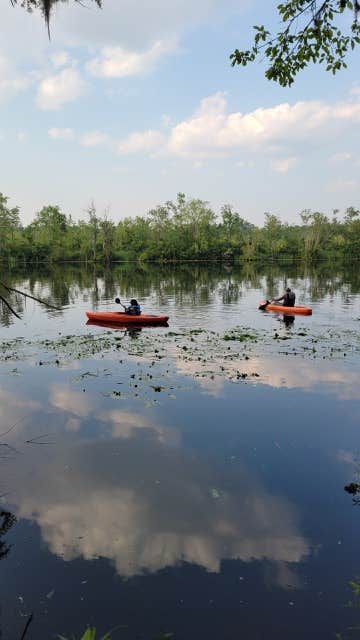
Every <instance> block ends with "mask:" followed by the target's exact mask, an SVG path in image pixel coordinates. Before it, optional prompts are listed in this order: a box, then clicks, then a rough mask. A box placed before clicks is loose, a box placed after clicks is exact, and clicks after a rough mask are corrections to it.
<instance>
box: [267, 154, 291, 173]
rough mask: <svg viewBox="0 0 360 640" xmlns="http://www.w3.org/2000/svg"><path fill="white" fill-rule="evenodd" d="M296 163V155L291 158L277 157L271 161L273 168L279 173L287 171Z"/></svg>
mask: <svg viewBox="0 0 360 640" xmlns="http://www.w3.org/2000/svg"><path fill="white" fill-rule="evenodd" d="M295 164H296V158H295V157H294V156H292V157H290V158H276V159H274V160H272V161H271V168H272V169H274V171H277V172H278V173H287V172H288V171H289V169H291V167H293V166H294V165H295Z"/></svg>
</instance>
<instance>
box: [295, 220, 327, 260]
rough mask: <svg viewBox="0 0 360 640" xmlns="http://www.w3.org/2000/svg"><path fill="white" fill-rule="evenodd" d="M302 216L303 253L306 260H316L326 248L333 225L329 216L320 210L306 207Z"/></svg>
mask: <svg viewBox="0 0 360 640" xmlns="http://www.w3.org/2000/svg"><path fill="white" fill-rule="evenodd" d="M300 217H301V220H302V223H303V238H304V248H303V255H304V258H305V259H306V260H314V259H316V258H319V257H320V256H321V253H323V252H324V250H325V246H326V243H327V241H328V239H329V237H330V235H331V225H330V223H329V219H328V218H327V216H325V215H324V214H323V213H319V212H318V211H316V212H312V211H309V210H308V209H306V210H304V211H302V212H301V214H300Z"/></svg>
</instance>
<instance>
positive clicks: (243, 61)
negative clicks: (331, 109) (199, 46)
mask: <svg viewBox="0 0 360 640" xmlns="http://www.w3.org/2000/svg"><path fill="white" fill-rule="evenodd" d="M359 11H360V4H359V1H358V0H354V2H352V1H350V0H287V1H286V2H282V3H281V4H279V5H278V6H277V12H278V20H280V22H281V23H282V25H283V26H282V29H281V30H280V31H279V32H278V33H276V34H273V33H271V31H269V30H268V29H267V28H266V27H265V26H264V25H256V26H254V27H253V29H254V32H255V35H254V41H253V45H252V47H251V48H250V49H245V50H242V51H240V50H239V49H236V50H235V51H234V52H233V53H232V54H231V56H230V59H231V64H232V66H235V65H241V66H244V67H246V66H247V65H248V64H249V63H250V62H254V61H255V60H256V59H258V58H260V57H261V59H263V58H265V59H266V60H267V63H268V66H267V69H266V71H265V77H266V78H267V79H268V80H274V81H275V82H278V83H279V84H280V85H281V86H283V87H286V86H290V85H291V84H292V83H293V82H294V79H295V76H296V75H297V74H298V73H299V71H301V70H302V69H304V68H305V67H307V66H308V65H309V64H310V63H313V64H315V63H320V64H324V65H326V70H327V71H331V72H332V73H333V74H335V73H337V71H340V69H343V68H345V67H346V57H347V55H348V54H349V52H350V51H351V50H353V49H354V48H355V46H356V45H357V44H359V43H360V25H359V24H358V13H359ZM343 13H345V15H346V16H348V24H347V26H344V18H345V16H344V17H343V16H342V14H343Z"/></svg>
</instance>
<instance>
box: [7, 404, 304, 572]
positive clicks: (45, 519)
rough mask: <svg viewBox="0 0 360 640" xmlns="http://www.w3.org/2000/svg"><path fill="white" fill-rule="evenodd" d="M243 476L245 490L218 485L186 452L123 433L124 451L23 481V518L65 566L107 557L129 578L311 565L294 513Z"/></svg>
mask: <svg viewBox="0 0 360 640" xmlns="http://www.w3.org/2000/svg"><path fill="white" fill-rule="evenodd" d="M125 419H127V418H126V416H125ZM136 430H137V429H135V431H136ZM124 436H125V437H124ZM64 469H65V471H64ZM69 469H70V470H71V472H69V471H68V470H69ZM237 473H238V474H241V482H239V483H238V487H237V488H236V489H235V488H234V487H232V486H231V487H230V488H229V487H222V486H221V485H220V486H219V484H214V483H215V480H216V482H217V483H218V478H216V474H214V470H213V469H212V468H211V466H209V465H207V464H206V463H204V462H203V461H202V460H201V459H198V460H196V461H194V459H193V458H192V457H191V456H188V454H187V452H186V451H182V450H181V449H180V448H177V447H171V454H169V448H168V447H167V446H166V445H165V444H164V443H163V442H162V441H160V440H158V439H155V440H153V439H152V438H151V436H150V434H148V437H146V438H145V439H144V438H143V439H142V438H141V437H139V434H136V433H132V434H128V433H126V434H123V433H121V434H117V440H116V448H115V447H114V442H113V440H112V441H108V440H105V441H103V442H100V443H99V442H98V443H91V442H88V443H84V444H81V445H80V446H79V445H75V446H74V444H73V443H72V446H71V448H69V449H68V450H66V449H65V452H63V453H62V454H61V453H60V454H58V455H55V456H53V457H52V459H51V460H49V462H48V464H47V465H46V464H41V465H39V466H38V468H36V470H35V472H32V473H31V474H29V473H27V475H26V482H24V478H23V477H22V478H21V481H20V478H17V479H16V483H17V484H16V492H15V491H14V495H15V496H16V503H17V509H16V513H17V515H18V516H20V517H22V518H27V519H29V520H32V521H35V522H36V523H37V524H38V526H39V527H40V529H41V533H42V537H43V539H44V541H45V542H46V543H47V544H48V546H49V548H50V550H51V552H52V553H54V554H56V555H58V556H60V557H62V558H63V560H64V561H71V560H73V559H75V558H79V557H80V558H85V559H87V560H92V559H94V558H97V557H103V558H108V559H110V560H111V561H112V562H113V564H114V566H115V568H116V570H117V572H118V573H119V574H120V575H122V576H128V577H130V576H134V575H137V574H142V573H144V572H149V571H150V572H155V571H158V570H160V569H163V568H165V567H169V566H170V567H171V566H176V565H177V564H178V563H179V562H181V561H182V562H184V561H185V562H191V563H194V564H197V565H198V566H201V567H204V568H205V569H206V570H207V571H211V572H219V571H220V569H221V562H222V560H223V559H225V558H227V559H233V558H238V559H241V560H242V561H244V562H251V561H253V560H260V559H263V558H266V559H267V560H268V561H270V562H273V563H275V566H279V563H280V564H281V563H284V562H285V563H298V562H301V561H302V560H304V558H306V557H307V556H308V554H309V553H310V546H309V542H308V541H307V540H306V539H305V537H304V536H303V535H302V533H301V530H300V528H299V522H298V516H297V513H296V511H295V509H294V508H293V507H292V505H291V504H290V503H289V502H288V501H287V500H286V499H284V498H282V497H281V496H276V495H274V494H271V493H270V492H269V490H268V488H267V487H266V486H261V485H260V483H259V482H258V481H257V480H256V478H254V477H253V476H250V475H249V474H248V472H247V471H246V469H244V468H241V466H240V465H239V464H238V467H237ZM23 475H24V474H23ZM139 477H141V482H139ZM214 486H216V487H217V491H218V493H219V497H218V498H214V497H213V496H212V491H211V488H212V487H214ZM94 513H96V518H94ZM169 513H171V518H169ZM84 531H86V535H84Z"/></svg>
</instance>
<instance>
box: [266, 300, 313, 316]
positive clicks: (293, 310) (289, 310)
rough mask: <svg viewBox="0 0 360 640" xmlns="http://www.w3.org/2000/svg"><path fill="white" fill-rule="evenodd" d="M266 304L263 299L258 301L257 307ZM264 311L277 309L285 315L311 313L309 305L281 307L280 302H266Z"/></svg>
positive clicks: (309, 314)
mask: <svg viewBox="0 0 360 640" xmlns="http://www.w3.org/2000/svg"><path fill="white" fill-rule="evenodd" d="M264 304H266V300H264V301H263V302H260V304H259V309H260V308H261V306H262V305H264ZM264 310H265V311H278V312H279V313H284V314H285V315H289V316H291V315H293V314H299V315H302V316H311V315H312V309H311V308H310V307H283V305H282V304H275V303H274V304H272V303H270V304H268V305H266V307H265V309H264Z"/></svg>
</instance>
